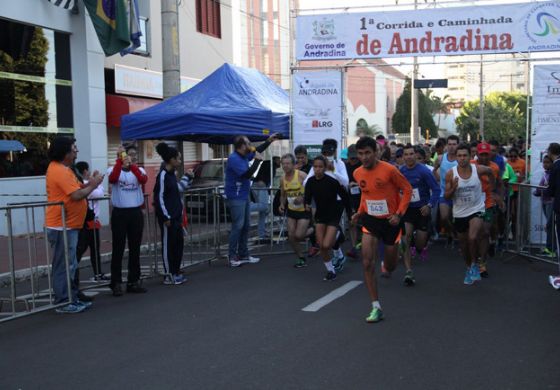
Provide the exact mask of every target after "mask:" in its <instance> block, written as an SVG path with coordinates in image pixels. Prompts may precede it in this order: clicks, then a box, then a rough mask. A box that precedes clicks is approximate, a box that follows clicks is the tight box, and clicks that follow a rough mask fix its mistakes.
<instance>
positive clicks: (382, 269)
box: [381, 261, 391, 278]
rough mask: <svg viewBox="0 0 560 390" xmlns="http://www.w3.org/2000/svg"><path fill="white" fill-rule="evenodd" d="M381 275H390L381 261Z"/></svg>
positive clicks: (387, 276)
mask: <svg viewBox="0 0 560 390" xmlns="http://www.w3.org/2000/svg"><path fill="white" fill-rule="evenodd" d="M381 277H382V278H390V277H391V273H390V272H389V271H387V269H386V268H385V264H384V263H383V261H382V262H381Z"/></svg>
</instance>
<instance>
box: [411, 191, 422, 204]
mask: <svg viewBox="0 0 560 390" xmlns="http://www.w3.org/2000/svg"><path fill="white" fill-rule="evenodd" d="M410 201H411V202H420V191H419V190H418V188H413V189H412V198H410Z"/></svg>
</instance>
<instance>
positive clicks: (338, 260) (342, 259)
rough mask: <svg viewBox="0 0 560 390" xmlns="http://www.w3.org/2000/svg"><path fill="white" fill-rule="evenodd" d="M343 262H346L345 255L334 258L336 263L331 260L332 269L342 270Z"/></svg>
mask: <svg viewBox="0 0 560 390" xmlns="http://www.w3.org/2000/svg"><path fill="white" fill-rule="evenodd" d="M345 263H346V256H342V257H338V258H336V265H335V262H334V261H333V266H334V270H335V271H336V272H340V271H342V269H343V268H344V264H345Z"/></svg>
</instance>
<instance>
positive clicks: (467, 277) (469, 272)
mask: <svg viewBox="0 0 560 390" xmlns="http://www.w3.org/2000/svg"><path fill="white" fill-rule="evenodd" d="M463 283H464V284H466V285H471V284H473V283H474V281H473V279H472V268H467V271H466V272H465V279H464V280H463Z"/></svg>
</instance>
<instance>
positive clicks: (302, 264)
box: [294, 258, 307, 268]
mask: <svg viewBox="0 0 560 390" xmlns="http://www.w3.org/2000/svg"><path fill="white" fill-rule="evenodd" d="M304 267H307V261H305V259H304V258H300V259H298V261H296V263H295V264H294V268H304Z"/></svg>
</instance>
